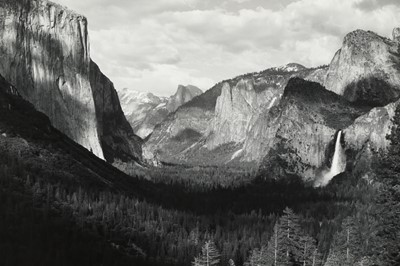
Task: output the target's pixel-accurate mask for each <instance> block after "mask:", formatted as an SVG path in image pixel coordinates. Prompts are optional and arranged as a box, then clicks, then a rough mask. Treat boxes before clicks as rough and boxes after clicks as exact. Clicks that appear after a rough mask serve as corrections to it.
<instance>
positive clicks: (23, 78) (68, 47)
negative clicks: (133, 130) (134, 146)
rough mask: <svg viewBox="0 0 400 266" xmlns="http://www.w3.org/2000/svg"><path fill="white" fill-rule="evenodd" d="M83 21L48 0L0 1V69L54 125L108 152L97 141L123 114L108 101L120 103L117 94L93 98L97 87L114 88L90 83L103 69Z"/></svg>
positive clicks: (88, 145) (102, 90) (107, 92)
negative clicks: (95, 63) (93, 56)
mask: <svg viewBox="0 0 400 266" xmlns="http://www.w3.org/2000/svg"><path fill="white" fill-rule="evenodd" d="M87 24H88V23H87V20H86V18H85V17H83V16H81V15H78V14H75V13H74V12H72V11H70V10H67V9H66V8H64V7H62V6H59V5H57V4H54V3H52V2H49V1H46V0H4V1H1V2H0V28H1V31H0V53H1V60H0V74H1V75H3V76H4V77H5V78H6V80H8V81H9V82H10V83H12V84H13V85H14V86H16V87H18V88H21V91H20V93H21V95H22V96H23V97H24V98H25V99H26V100H28V101H30V102H31V103H32V104H33V105H34V106H35V107H36V108H37V109H38V110H39V111H41V112H43V113H45V114H46V115H47V116H48V117H49V118H50V121H51V122H52V124H53V125H54V126H55V127H56V128H57V129H59V130H60V131H62V132H63V133H65V134H66V135H67V136H69V137H70V138H71V139H73V140H74V141H76V142H77V143H79V144H81V145H82V146H84V147H85V148H87V149H88V150H91V151H92V152H93V153H94V154H96V155H97V156H98V157H100V158H104V157H106V158H107V157H108V158H110V157H109V156H108V155H106V154H105V151H103V149H102V145H101V142H103V143H104V139H106V138H107V139H108V134H105V133H104V132H105V131H106V127H107V126H108V125H110V124H119V122H117V121H119V120H123V118H122V117H121V113H119V112H118V111H117V110H116V109H118V106H109V104H110V105H114V104H116V105H118V101H116V100H115V97H114V96H116V95H114V96H113V97H114V98H113V97H111V98H113V100H105V101H104V102H103V101H101V102H96V100H99V99H100V98H101V97H100V96H98V95H96V94H97V93H103V95H112V94H115V93H114V92H113V91H112V90H113V89H112V88H111V87H110V86H108V85H107V84H103V85H101V86H96V88H92V84H91V83H93V80H91V76H92V77H99V76H101V74H100V73H95V72H98V71H99V70H98V68H96V67H93V64H91V59H90V52H89V39H88V29H87ZM104 80H105V79H102V81H104ZM94 83H97V82H96V81H94ZM97 85H99V84H98V83H97ZM106 97H108V96H106ZM102 108H103V109H102ZM110 109H112V110H113V111H112V112H110ZM114 111H116V112H114ZM112 114H114V115H115V116H113V115H112ZM103 115H104V116H103ZM122 116H123V114H122ZM98 118H100V119H101V121H98ZM114 119H115V123H114V122H111V120H114ZM122 130H124V129H122ZM128 131H129V130H128ZM128 134H129V133H128ZM105 143H109V141H105ZM105 155H106V156H105Z"/></svg>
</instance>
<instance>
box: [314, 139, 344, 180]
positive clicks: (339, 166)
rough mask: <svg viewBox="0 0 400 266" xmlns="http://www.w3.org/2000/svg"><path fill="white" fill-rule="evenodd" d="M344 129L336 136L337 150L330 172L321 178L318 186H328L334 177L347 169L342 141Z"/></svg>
mask: <svg viewBox="0 0 400 266" xmlns="http://www.w3.org/2000/svg"><path fill="white" fill-rule="evenodd" d="M341 137H342V131H339V132H338V134H337V137H336V144H335V152H334V153H333V159H332V165H331V168H330V169H329V171H328V172H326V173H325V174H323V176H322V179H321V180H319V183H318V184H317V186H322V187H323V186H326V185H327V184H328V183H329V181H331V180H332V178H333V177H334V176H336V175H338V174H340V173H343V172H344V171H345V169H346V155H345V153H344V149H343V148H342V144H341V143H340V140H341Z"/></svg>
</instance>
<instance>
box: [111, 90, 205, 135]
mask: <svg viewBox="0 0 400 266" xmlns="http://www.w3.org/2000/svg"><path fill="white" fill-rule="evenodd" d="M201 93H202V91H201V90H200V89H199V88H197V87H195V86H192V85H187V86H183V85H179V86H178V89H177V91H176V93H175V94H174V95H172V96H171V97H169V98H167V97H158V96H155V95H154V94H152V93H143V92H137V91H132V90H129V89H123V90H122V91H120V92H119V94H120V96H121V104H122V108H123V110H124V112H125V115H126V116H127V119H128V121H129V123H130V124H131V126H132V128H133V130H134V132H135V134H137V135H138V136H140V137H141V138H143V139H145V138H146V137H148V136H149V135H150V134H151V133H152V132H153V130H154V127H155V126H156V125H158V124H160V123H161V122H163V121H164V120H165V119H166V118H167V116H168V115H169V114H170V113H172V112H175V111H176V110H177V109H178V108H179V107H180V106H182V105H183V104H185V103H187V102H189V101H191V100H192V99H193V98H194V97H196V96H198V95H200V94H201Z"/></svg>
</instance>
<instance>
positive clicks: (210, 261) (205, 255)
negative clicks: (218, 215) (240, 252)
mask: <svg viewBox="0 0 400 266" xmlns="http://www.w3.org/2000/svg"><path fill="white" fill-rule="evenodd" d="M219 262H220V253H219V251H218V250H217V247H216V246H215V243H214V242H213V241H211V240H208V241H206V243H205V244H204V245H203V247H202V249H201V253H200V255H199V256H198V257H196V258H194V262H193V266H213V265H218V264H219Z"/></svg>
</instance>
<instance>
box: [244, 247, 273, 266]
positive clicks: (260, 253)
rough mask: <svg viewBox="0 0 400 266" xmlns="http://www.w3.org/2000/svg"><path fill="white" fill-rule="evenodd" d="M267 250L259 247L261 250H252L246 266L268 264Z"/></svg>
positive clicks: (264, 265) (263, 265)
mask: <svg viewBox="0 0 400 266" xmlns="http://www.w3.org/2000/svg"><path fill="white" fill-rule="evenodd" d="M266 253H267V248H266V247H264V246H263V247H261V249H258V248H256V249H253V250H252V251H251V254H250V256H249V261H248V262H246V263H245V265H246V266H266V265H270V264H269V263H268V257H267V254H266Z"/></svg>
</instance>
